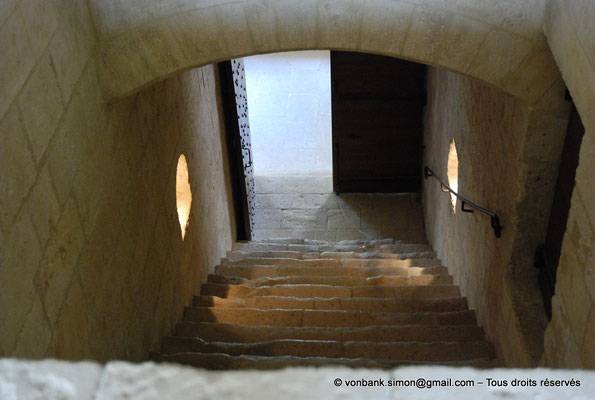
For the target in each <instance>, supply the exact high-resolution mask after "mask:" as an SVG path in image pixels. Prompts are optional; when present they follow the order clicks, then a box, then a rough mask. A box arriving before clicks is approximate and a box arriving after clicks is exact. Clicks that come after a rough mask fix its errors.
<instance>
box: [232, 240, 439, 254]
mask: <svg viewBox="0 0 595 400" xmlns="http://www.w3.org/2000/svg"><path fill="white" fill-rule="evenodd" d="M231 249H232V250H234V251H243V252H248V251H284V250H290V251H301V252H324V251H332V252H335V251H352V252H365V251H372V250H373V251H374V252H378V253H415V252H420V251H432V248H431V246H429V245H427V244H419V243H392V244H391V243H373V244H367V243H365V242H361V243H341V242H339V243H324V242H318V243H317V242H310V244H309V243H275V242H236V243H233V245H232V248H231Z"/></svg>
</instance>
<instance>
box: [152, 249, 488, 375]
mask: <svg viewBox="0 0 595 400" xmlns="http://www.w3.org/2000/svg"><path fill="white" fill-rule="evenodd" d="M154 358H155V359H156V360H161V361H167V362H177V363H182V364H189V365H193V366H197V367H203V368H208V369H240V368H257V369H271V368H281V367H285V366H305V365H346V366H352V367H370V368H392V367H394V366H397V365H404V364H443V365H470V366H474V367H493V366H496V365H497V362H496V360H495V359H494V351H493V348H492V346H491V344H490V343H489V342H487V341H486V340H485V338H484V333H483V330H482V328H480V327H478V326H477V322H476V319H475V314H474V312H473V311H471V310H469V309H468V306H467V301H466V299H465V298H464V297H461V296H460V293H459V288H458V287H457V286H455V285H453V282H452V277H451V276H450V275H449V274H448V271H447V268H446V267H444V266H442V265H441V262H440V260H438V259H437V258H436V255H435V253H434V252H433V251H432V249H431V248H430V247H429V246H428V245H425V244H411V243H403V242H393V241H392V240H388V239H386V240H373V241H368V242H366V241H343V242H338V243H328V242H320V241H313V240H307V239H305V240H304V239H295V240H294V239H277V240H268V241H261V242H238V243H234V244H233V248H232V250H231V251H230V252H228V254H227V258H224V259H223V260H222V262H221V265H218V266H217V267H216V268H215V273H214V274H211V275H209V277H208V281H207V283H205V284H203V285H202V288H201V293H200V295H199V296H196V297H195V298H194V304H193V305H192V307H188V308H186V310H185V313H184V319H183V321H182V322H180V323H179V324H178V325H177V326H176V329H175V332H174V335H173V336H167V337H165V338H164V339H163V342H162V346H161V353H160V354H157V355H154Z"/></svg>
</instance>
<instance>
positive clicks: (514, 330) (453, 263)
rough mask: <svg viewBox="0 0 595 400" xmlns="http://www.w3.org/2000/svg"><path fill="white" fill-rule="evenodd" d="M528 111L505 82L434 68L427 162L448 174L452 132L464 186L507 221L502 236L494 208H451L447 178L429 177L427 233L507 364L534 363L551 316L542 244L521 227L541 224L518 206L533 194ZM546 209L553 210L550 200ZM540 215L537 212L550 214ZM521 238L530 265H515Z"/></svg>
mask: <svg viewBox="0 0 595 400" xmlns="http://www.w3.org/2000/svg"><path fill="white" fill-rule="evenodd" d="M530 115H531V113H530V109H529V107H528V106H526V105H525V104H524V103H523V102H521V101H520V100H518V99H516V98H514V97H513V96H511V95H509V94H506V93H504V92H502V91H500V90H498V89H495V88H491V87H488V86H487V85H485V84H483V83H480V82H478V81H475V80H473V79H471V78H467V77H464V76H462V75H459V74H456V73H453V72H448V71H445V70H441V69H436V68H430V69H429V71H428V107H427V110H426V131H425V138H424V141H425V145H426V151H425V154H424V156H425V160H424V164H426V165H428V166H429V167H430V168H431V169H433V170H434V172H435V173H436V174H437V175H438V176H440V177H441V178H442V179H444V180H446V179H447V170H448V168H447V163H448V160H447V157H448V154H449V146H450V144H451V143H452V141H453V140H454V143H455V147H456V152H457V154H458V171H457V170H456V168H455V174H456V175H455V176H457V177H458V182H457V184H458V192H459V193H460V194H461V195H462V196H465V197H467V198H468V199H469V200H470V201H473V202H475V203H476V204H479V205H481V206H483V207H485V208H488V209H490V210H494V211H496V212H497V213H498V215H499V218H500V221H501V223H502V224H503V225H504V231H503V233H502V237H501V238H500V239H496V238H495V236H494V233H493V231H492V229H491V227H490V218H489V217H488V216H487V215H485V214H482V213H479V212H477V211H476V212H475V213H473V214H470V213H464V212H462V211H461V203H460V200H458V201H457V202H456V208H454V209H453V206H452V204H451V198H450V196H448V195H447V194H446V193H443V192H441V190H440V185H439V183H437V182H436V181H435V180H433V179H427V180H425V181H424V187H423V190H424V201H423V203H424V217H425V223H426V232H427V236H428V240H429V242H430V243H431V244H432V245H433V246H434V249H435V250H436V251H437V252H438V256H439V257H440V258H441V259H442V261H443V262H444V263H445V264H446V265H448V267H449V270H450V272H451V273H452V275H453V277H454V280H455V283H456V284H458V285H459V286H460V288H461V292H462V294H463V295H464V296H467V298H468V300H469V305H470V307H471V308H473V309H475V310H476V312H477V316H478V319H479V323H480V324H481V325H483V326H484V328H485V329H486V334H487V336H488V337H489V339H490V340H491V341H492V342H493V343H494V345H495V346H496V350H497V352H498V354H499V355H500V356H501V357H502V358H503V359H504V360H505V362H506V363H507V365H509V366H530V365H534V364H535V363H536V360H535V358H536V357H539V356H540V354H541V353H540V349H539V346H540V344H539V337H540V336H541V337H543V330H544V329H545V323H546V320H545V318H546V317H545V312H544V311H543V306H542V304H541V299H540V297H539V292H538V289H537V277H536V276H537V275H536V272H537V271H536V270H534V269H533V268H532V266H531V259H532V252H534V250H535V248H534V247H533V248H531V242H530V241H519V240H518V238H519V237H522V236H521V234H519V231H521V230H523V229H524V230H530V229H537V228H536V226H538V225H532V224H529V223H528V221H527V220H525V221H524V220H523V218H524V217H522V216H519V215H518V210H517V208H518V207H519V204H522V203H523V199H524V198H525V197H524V196H525V189H524V187H523V186H522V185H523V182H524V180H525V177H524V176H525V173H526V172H525V166H524V162H523V159H524V158H525V155H524V153H525V151H526V150H525V149H524V147H526V146H525V143H524V141H525V138H524V135H525V132H527V129H528V128H527V127H528V125H529V121H530ZM538 205H539V206H542V205H541V204H538ZM542 208H543V209H547V202H546V205H544V206H542ZM533 214H535V217H534V216H533V215H531V216H530V217H531V218H535V219H536V220H538V217H539V215H541V214H542V213H541V212H537V210H533ZM525 219H526V218H525ZM529 220H530V219H529ZM540 223H543V222H540ZM521 247H522V248H523V250H524V252H525V253H526V254H528V256H527V257H526V259H524V260H523V261H524V265H522V267H524V269H523V268H521V267H518V268H517V267H516V266H515V262H517V261H518V259H515V253H516V252H518V251H520V250H519V249H520V248H521ZM519 288H520V289H519ZM527 336H530V337H533V338H534V339H535V338H536V340H535V341H536V342H537V344H535V343H530V342H529V341H528V340H529V339H527ZM532 346H533V347H532Z"/></svg>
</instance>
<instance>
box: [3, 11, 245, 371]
mask: <svg viewBox="0 0 595 400" xmlns="http://www.w3.org/2000/svg"><path fill="white" fill-rule="evenodd" d="M1 4H2V7H1V8H0V17H1V20H0V23H1V25H2V33H1V34H0V40H1V42H0V53H1V54H3V56H2V57H1V61H0V71H1V76H2V92H1V93H2V97H1V98H0V206H1V214H0V216H1V218H0V246H1V247H0V326H1V327H2V329H0V356H15V357H32V358H40V357H47V356H51V357H58V358H66V359H81V358H93V359H96V360H107V359H113V358H120V359H128V360H142V359H146V358H147V356H148V354H147V350H148V349H152V350H155V349H157V346H158V344H159V341H160V339H161V337H162V335H164V334H167V333H168V332H169V331H170V329H171V327H172V325H173V323H175V321H177V320H178V319H179V318H180V317H181V313H182V311H183V307H184V306H185V305H187V304H188V303H189V302H190V300H191V297H192V294H193V293H194V292H195V291H196V290H197V289H198V286H199V284H200V282H201V280H202V279H203V277H204V276H206V273H207V272H208V269H209V268H210V267H212V266H214V265H215V264H216V263H217V262H218V261H219V259H220V257H221V256H222V255H223V254H224V253H225V251H226V250H227V249H228V248H229V247H230V245H231V241H232V239H233V237H234V235H235V233H234V231H233V230H234V228H233V227H234V223H233V218H234V217H233V214H232V213H233V211H232V207H231V206H230V204H231V194H230V193H231V190H230V184H229V177H228V175H227V172H226V165H227V160H226V150H225V146H224V145H223V144H222V143H223V142H222V136H223V132H222V128H221V126H222V124H221V121H220V118H219V99H218V98H217V77H216V74H215V71H214V69H213V67H212V66H209V67H204V68H202V69H198V70H191V71H188V72H186V73H184V74H181V75H178V76H176V77H173V78H170V79H168V80H166V81H164V82H162V83H160V84H158V85H155V86H153V87H150V88H148V89H145V90H143V91H141V92H139V93H137V94H136V95H134V96H132V97H129V98H126V99H123V100H120V101H118V102H116V103H113V104H105V103H104V101H103V98H102V96H101V89H100V86H99V84H98V82H97V77H96V70H95V60H94V57H93V47H94V42H95V37H94V32H93V26H92V23H91V20H90V17H89V13H88V10H87V7H86V4H87V2H86V1H83V0H81V1H61V2H54V1H38V2H28V1H21V2H16V1H2V3H1ZM181 153H184V154H185V156H186V158H187V160H188V166H189V169H190V183H191V187H192V191H193V209H192V210H191V214H190V224H189V226H188V230H187V233H186V239H185V240H184V241H182V238H181V233H180V227H179V224H178V218H177V214H176V199H175V176H176V164H177V160H178V156H179V155H180V154H181Z"/></svg>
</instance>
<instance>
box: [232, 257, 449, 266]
mask: <svg viewBox="0 0 595 400" xmlns="http://www.w3.org/2000/svg"><path fill="white" fill-rule="evenodd" d="M221 265H224V266H239V265H275V266H277V267H306V268H312V267H335V268H350V267H351V268H353V267H358V268H375V267H406V268H410V267H422V268H423V267H437V266H441V265H442V263H441V261H440V260H438V259H436V258H430V259H407V260H400V259H393V258H389V259H363V258H358V259H342V260H336V259H331V258H329V259H308V260H302V259H297V258H267V257H260V258H246V259H243V260H238V261H231V260H229V259H227V258H224V259H222V260H221Z"/></svg>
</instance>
